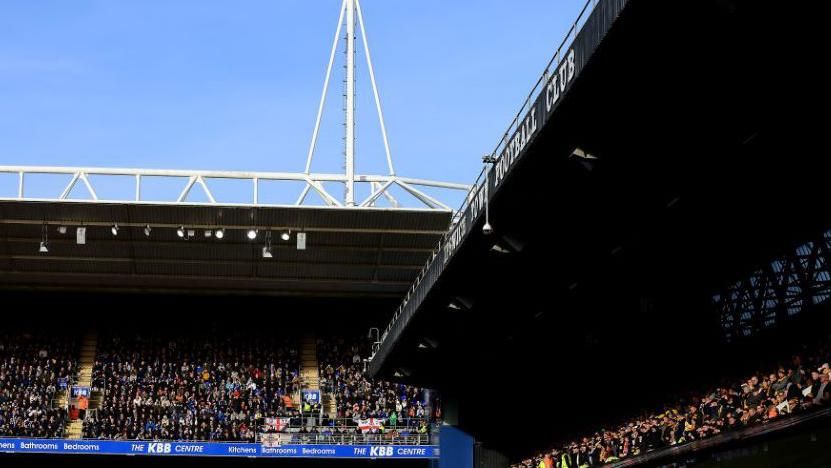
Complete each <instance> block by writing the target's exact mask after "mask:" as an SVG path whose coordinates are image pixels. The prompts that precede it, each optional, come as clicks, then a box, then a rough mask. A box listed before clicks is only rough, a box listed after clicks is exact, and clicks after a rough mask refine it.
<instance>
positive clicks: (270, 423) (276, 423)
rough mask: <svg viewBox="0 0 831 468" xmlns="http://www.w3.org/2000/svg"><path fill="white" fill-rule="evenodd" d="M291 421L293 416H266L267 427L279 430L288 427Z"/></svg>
mask: <svg viewBox="0 0 831 468" xmlns="http://www.w3.org/2000/svg"><path fill="white" fill-rule="evenodd" d="M289 421H291V418H265V427H266V429H269V430H272V431H278V432H279V431H282V430H283V429H285V428H286V427H288V425H289Z"/></svg>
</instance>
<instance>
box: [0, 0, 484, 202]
mask: <svg viewBox="0 0 831 468" xmlns="http://www.w3.org/2000/svg"><path fill="white" fill-rule="evenodd" d="M344 25H345V26H346V28H345V29H346V34H345V37H344V38H343V39H344V42H345V61H346V64H345V66H344V68H345V71H346V76H345V80H344V84H345V94H344V97H345V104H346V105H345V108H344V126H345V130H346V132H345V136H344V157H345V166H344V169H345V170H344V173H343V174H320V173H317V174H316V173H312V172H311V167H312V159H313V157H314V153H315V149H316V146H317V141H318V136H319V133H320V123H321V120H322V116H323V110H324V107H325V105H326V94H327V92H328V89H329V82H330V78H331V75H332V68H333V64H334V61H335V55H336V52H337V50H338V43H339V41H340V39H341V37H340V34H341V31H342V30H343V27H344ZM357 26H359V27H360V31H361V33H362V34H361V39H362V43H363V49H364V54H365V57H366V62H367V68H368V70H369V76H370V82H371V84H372V92H373V98H374V100H375V108H376V111H377V114H378V121H379V124H380V128H381V136H382V138H383V143H384V152H385V155H386V160H387V161H386V162H387V167H388V169H389V173H388V174H387V175H358V174H356V173H355V131H354V130H355V55H356V47H355V46H356V34H355V33H356V29H357V28H356V27H357ZM3 173H6V174H16V175H17V190H16V196H10V195H8V194H6V195H5V196H4V195H2V194H0V200H25V201H48V202H71V201H84V202H90V201H92V202H101V203H139V204H140V203H152V204H174V205H175V204H181V205H204V204H207V205H216V204H220V205H226V206H292V205H290V204H283V205H273V204H265V203H261V198H262V197H261V195H262V193H261V184H260V182H264V181H289V182H295V183H296V182H302V183H303V184H304V185H303V189H302V191H301V192H300V195H299V197H298V198H297V201H296V202H295V203H294V204H293V206H304V205H308V204H310V203H309V202H308V201H307V200H308V195H309V193H310V192H312V191H313V192H315V193H317V195H319V196H320V198H321V199H322V200H323V203H325V205H326V206H329V207H332V208H353V207H356V208H372V207H376V203H377V202H378V201H379V198H381V197H384V198H385V199H386V200H387V201H388V202H389V207H390V208H389V209H399V208H400V209H412V208H408V207H404V206H402V204H401V203H400V202H399V200H398V199H396V197H395V196H394V194H393V192H392V190H391V189H392V188H393V187H398V188H400V189H403V190H404V191H405V192H406V193H407V194H409V195H411V196H412V197H414V199H415V200H417V201H418V202H420V203H421V204H422V205H423V207H420V208H426V209H428V210H441V211H452V209H451V208H450V207H449V206H448V205H446V204H445V203H442V202H441V201H440V200H438V199H436V198H435V197H434V196H432V195H429V194H427V193H425V192H424V190H423V189H424V188H425V187H428V188H434V189H444V190H453V191H464V192H469V191H470V189H471V186H470V185H466V184H455V183H447V182H437V181H430V180H422V179H413V178H407V177H400V176H398V175H397V174H396V173H395V170H394V168H393V163H392V155H391V153H390V145H389V140H388V138H387V130H386V124H385V122H384V114H383V111H382V108H381V100H380V96H379V92H378V86H377V84H376V80H375V70H374V67H373V66H372V56H371V55H370V50H369V41H368V39H367V35H366V27H365V24H364V17H363V12H362V10H361V4H360V1H359V0H343V1H342V3H341V8H340V16H339V18H338V25H337V29H336V31H335V37H334V41H333V43H332V50H331V53H330V56H329V62H328V66H327V69H326V78H325V80H324V84H323V92H322V94H321V98H320V105H319V107H318V112H317V118H316V120H315V126H314V131H313V132H312V138H311V143H310V145H309V152H308V155H307V158H306V168H305V171H304V172H302V173H290V172H226V171H198V170H197V171H191V170H163V169H113V168H89V167H88V168H82V167H37V166H0V175H2V174H3ZM36 174H40V175H63V176H65V177H64V178H63V180H62V181H61V182H57V183H56V182H54V181H52V182H51V183H52V184H53V185H54V184H57V185H56V186H54V189H52V190H48V192H49V193H54V195H50V196H47V197H45V198H42V197H32V196H29V195H27V192H26V189H25V187H26V179H27V176H32V175H36ZM123 176H130V177H133V178H134V180H135V181H134V186H133V189H134V190H133V191H132V193H133V196H132V197H129V198H127V197H120V198H117V199H99V196H98V191H97V190H96V182H95V181H94V180H93V178H95V179H96V180H98V179H101V178H107V177H109V178H115V177H123ZM150 178H167V179H171V178H172V179H181V181H182V189H181V192H180V193H179V196H178V197H176V198H175V199H173V198H172V197H169V196H168V198H167V199H165V198H164V197H162V199H161V200H160V199H158V198H159V197H155V198H154V196H153V195H151V196H146V195H147V194H146V193H143V191H142V188H143V182H145V181H146V180H147V179H150ZM58 179H61V178H58ZM213 180H243V181H248V182H249V183H250V187H251V192H250V197H249V198H248V201H246V202H242V203H239V202H236V203H228V202H226V201H222V200H219V199H218V197H216V196H215V191H213V190H211V186H210V182H211V181H213ZM79 182H80V185H82V186H83V190H80V192H81V194H82V197H83V198H82V199H79V198H78V197H77V195H76V194H75V188H76V186H78V185H79ZM333 182H334V183H342V184H344V188H345V190H344V197H343V200H339V199H338V198H336V197H334V196H332V194H330V193H329V191H327V189H326V187H324V184H325V183H333ZM116 183H122V184H123V181H122V180H120V179H119V180H117V181H116ZM356 183H364V184H368V187H369V196H368V197H366V198H365V199H363V200H356V199H355V193H356V192H355V184H356ZM197 185H198V186H199V187H200V188H201V191H202V192H203V193H204V196H205V198H206V199H207V200H208V201H207V202H193V201H189V200H188V196H189V195H190V194H191V192H192V191H193V189H194V187H195V186H197ZM51 187H52V186H50V188H51ZM0 188H2V187H0ZM0 192H2V191H0ZM151 198H153V199H151Z"/></svg>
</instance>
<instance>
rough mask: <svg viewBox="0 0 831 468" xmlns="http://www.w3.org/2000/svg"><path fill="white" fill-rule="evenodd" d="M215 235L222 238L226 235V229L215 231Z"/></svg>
mask: <svg viewBox="0 0 831 468" xmlns="http://www.w3.org/2000/svg"><path fill="white" fill-rule="evenodd" d="M214 236H215V237H216V238H217V239H222V238H223V237H225V229H222V228H219V229H217V230H216V232H214Z"/></svg>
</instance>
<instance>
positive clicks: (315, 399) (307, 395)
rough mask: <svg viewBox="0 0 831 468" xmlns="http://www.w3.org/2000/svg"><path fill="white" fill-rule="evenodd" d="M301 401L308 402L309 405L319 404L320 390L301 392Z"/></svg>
mask: <svg viewBox="0 0 831 468" xmlns="http://www.w3.org/2000/svg"><path fill="white" fill-rule="evenodd" d="M300 393H301V394H302V398H303V401H306V402H309V404H312V405H314V404H317V403H320V390H301V392H300Z"/></svg>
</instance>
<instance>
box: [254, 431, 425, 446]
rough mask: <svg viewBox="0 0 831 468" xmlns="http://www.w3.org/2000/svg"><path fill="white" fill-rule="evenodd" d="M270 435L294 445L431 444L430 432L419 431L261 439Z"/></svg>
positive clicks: (336, 433) (313, 433)
mask: <svg viewBox="0 0 831 468" xmlns="http://www.w3.org/2000/svg"><path fill="white" fill-rule="evenodd" d="M268 436H282V437H280V443H281V444H292V445H430V434H427V433H419V432H412V433H404V432H398V431H391V432H386V433H384V434H361V433H354V432H337V431H333V432H303V433H289V434H263V435H261V436H260V437H261V439H260V440H262V441H263V442H266V441H267V440H268ZM287 439H288V440H287Z"/></svg>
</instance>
